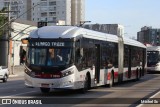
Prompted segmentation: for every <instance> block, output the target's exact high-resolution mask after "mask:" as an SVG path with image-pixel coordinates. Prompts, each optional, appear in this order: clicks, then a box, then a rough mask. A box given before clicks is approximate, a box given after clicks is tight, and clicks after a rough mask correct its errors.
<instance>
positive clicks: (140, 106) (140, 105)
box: [136, 91, 160, 107]
mask: <svg viewBox="0 0 160 107" xmlns="http://www.w3.org/2000/svg"><path fill="white" fill-rule="evenodd" d="M158 94H160V91H159V92H157V93H155V94H154V95H152V96H151V97H150V98H154V97H155V96H156V95H158ZM143 105H144V104H139V105H138V106H136V107H142V106H143Z"/></svg>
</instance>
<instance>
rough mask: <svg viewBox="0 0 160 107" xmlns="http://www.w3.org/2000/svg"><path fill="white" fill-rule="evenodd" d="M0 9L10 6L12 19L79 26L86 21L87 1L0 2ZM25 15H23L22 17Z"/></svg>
mask: <svg viewBox="0 0 160 107" xmlns="http://www.w3.org/2000/svg"><path fill="white" fill-rule="evenodd" d="M0 2H2V3H0V9H2V8H3V7H7V8H8V5H9V4H10V7H11V10H12V12H11V17H15V18H16V17H19V16H21V17H20V19H24V20H30V21H34V22H39V21H46V22H48V23H52V24H55V23H57V22H58V21H61V22H62V21H63V22H64V24H65V25H79V24H80V21H84V17H85V15H84V13H85V6H84V5H85V3H84V2H85V0H0ZM22 14H23V15H22Z"/></svg>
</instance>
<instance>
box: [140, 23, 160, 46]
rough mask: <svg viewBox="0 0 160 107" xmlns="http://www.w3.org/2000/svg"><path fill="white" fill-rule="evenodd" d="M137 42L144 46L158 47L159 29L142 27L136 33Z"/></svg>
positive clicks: (159, 43)
mask: <svg viewBox="0 0 160 107" xmlns="http://www.w3.org/2000/svg"><path fill="white" fill-rule="evenodd" d="M137 40H138V41H140V42H142V43H144V44H151V45H156V46H159V45H160V29H158V28H152V27H151V26H144V27H142V28H141V31H139V32H137Z"/></svg>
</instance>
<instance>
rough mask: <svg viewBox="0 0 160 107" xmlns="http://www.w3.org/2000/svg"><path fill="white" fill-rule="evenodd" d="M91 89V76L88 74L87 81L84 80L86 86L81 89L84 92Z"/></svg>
mask: <svg viewBox="0 0 160 107" xmlns="http://www.w3.org/2000/svg"><path fill="white" fill-rule="evenodd" d="M88 89H89V76H88V75H86V77H85V81H84V87H83V88H82V89H81V92H82V93H86V92H87V91H88Z"/></svg>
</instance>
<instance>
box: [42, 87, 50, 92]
mask: <svg viewBox="0 0 160 107" xmlns="http://www.w3.org/2000/svg"><path fill="white" fill-rule="evenodd" d="M40 89H41V92H42V93H49V91H50V88H42V87H41V88H40Z"/></svg>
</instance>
